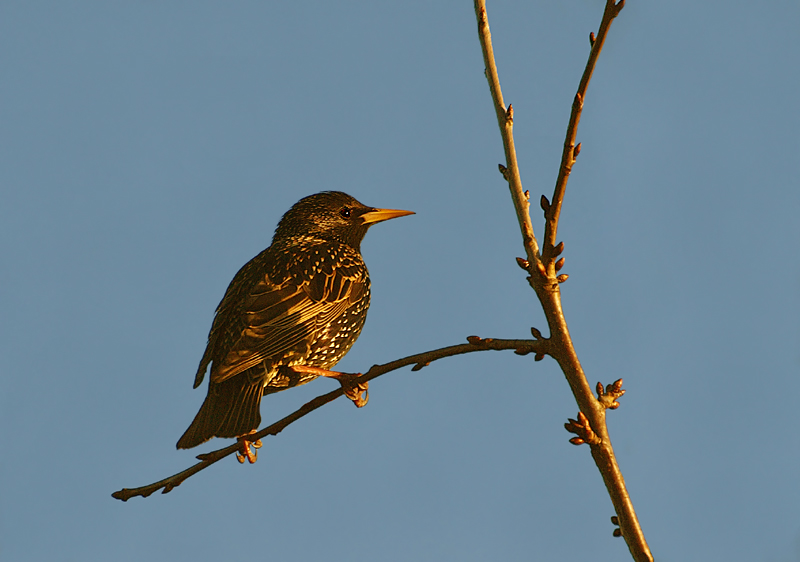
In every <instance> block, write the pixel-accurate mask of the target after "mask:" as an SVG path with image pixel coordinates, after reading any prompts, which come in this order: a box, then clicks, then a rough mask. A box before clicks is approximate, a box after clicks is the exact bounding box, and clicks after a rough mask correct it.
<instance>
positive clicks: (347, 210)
mask: <svg viewBox="0 0 800 562" xmlns="http://www.w3.org/2000/svg"><path fill="white" fill-rule="evenodd" d="M350 212H351V211H350V207H342V210H341V211H339V214H340V215H342V217H343V218H346V219H349V218H350Z"/></svg>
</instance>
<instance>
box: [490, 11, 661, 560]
mask: <svg viewBox="0 0 800 562" xmlns="http://www.w3.org/2000/svg"><path fill="white" fill-rule="evenodd" d="M474 1H475V16H476V18H477V21H478V37H479V38H480V42H481V50H482V52H483V59H484V63H485V65H486V77H487V79H488V80H489V88H490V90H491V94H492V100H493V102H494V107H495V113H496V114H497V120H498V125H499V126H500V134H501V135H502V137H503V146H504V148H505V151H506V166H507V167H506V166H503V165H500V171H501V172H502V174H503V177H504V178H505V179H506V180H507V181H508V183H509V188H510V190H511V197H512V200H513V201H514V208H515V209H516V212H517V219H518V221H519V224H520V231H521V233H522V240H523V244H524V246H525V253H526V255H527V258H528V259H527V260H521V259H520V258H518V262H519V264H520V266H521V267H523V268H524V269H526V270H527V271H528V272H529V273H530V277H528V282H529V283H530V285H531V287H532V288H533V289H534V291H535V292H536V296H537V297H538V298H539V302H540V303H541V305H542V309H543V310H544V313H545V317H546V318H547V323H548V326H549V328H550V339H549V344H548V350H547V353H548V354H549V355H551V356H552V357H553V358H554V359H555V360H556V361H557V362H558V364H559V366H560V367H561V370H562V371H563V372H564V376H565V377H566V379H567V382H568V383H569V385H570V388H571V389H572V394H573V396H574V397H575V401H576V402H577V404H578V407H579V408H580V412H579V415H578V420H570V422H569V423H568V424H567V429H568V430H569V431H571V432H573V433H576V434H577V435H578V438H573V439H572V440H571V441H572V442H573V443H575V444H583V443H586V444H588V445H589V447H590V449H591V454H592V457H593V458H594V461H595V464H596V465H597V468H598V469H599V470H600V474H601V475H602V477H603V481H604V483H605V486H606V489H607V490H608V493H609V496H610V498H611V502H612V503H613V505H614V509H615V511H616V514H617V515H616V516H615V518H614V519H613V521H614V522H615V523H618V524H619V529H617V530H615V534H617V535H618V534H621V535H622V536H623V537H625V540H626V542H627V544H628V548H629V549H630V551H631V555H632V556H633V558H634V560H636V561H637V562H639V561H648V562H652V560H653V557H652V554H651V553H650V549H649V547H648V545H647V541H646V540H645V538H644V533H643V532H642V529H641V527H640V525H639V521H638V519H637V517H636V512H635V511H634V509H633V503H632V502H631V499H630V496H629V495H628V491H627V489H626V487H625V481H624V479H623V477H622V472H621V471H620V469H619V465H618V464H617V461H616V457H615V455H614V450H613V448H612V445H611V439H610V437H609V435H608V428H607V426H606V420H605V415H606V408H615V407H616V406H615V405H614V404H617V403H616V402H615V396H616V397H619V396H621V395H622V393H623V392H624V391H623V390H622V389H621V384H622V383H621V381H618V383H614V384H613V385H610V386H609V389H608V391H607V392H603V393H602V394H601V393H599V394H598V397H599V398H602V399H603V401H602V402H601V401H600V400H599V399H598V398H595V397H594V395H593V394H592V390H591V388H590V386H589V383H588V381H587V379H586V375H585V374H584V372H583V369H582V367H581V364H580V361H579V360H578V356H577V354H576V352H575V349H574V347H573V345H572V338H571V337H570V335H569V330H568V328H567V322H566V319H565V318H564V312H563V309H562V306H561V290H560V287H559V284H560V283H563V282H564V281H566V279H567V276H566V275H558V276H557V275H556V273H557V272H558V270H560V269H561V267H562V266H563V264H564V261H563V259H559V260H558V261H555V259H556V257H557V256H558V255H559V254H561V252H562V251H563V249H564V245H563V243H560V244H558V245H556V244H555V239H556V233H557V230H558V219H559V216H560V212H561V204H562V201H563V198H564V191H565V189H566V184H567V180H568V178H569V174H570V172H571V170H572V166H573V164H574V162H575V158H576V157H577V155H578V153H579V152H580V145H578V146H577V147H576V146H575V137H576V135H577V129H578V123H579V121H580V115H581V111H582V109H583V101H584V98H585V94H586V88H587V87H588V85H589V80H590V78H591V76H592V72H593V70H594V67H595V64H596V62H597V57H598V56H599V55H600V51H601V49H602V46H603V43H604V42H605V38H606V35H607V34H608V30H609V27H610V26H611V22H612V20H613V19H614V18H615V17H616V16H617V14H619V11H620V10H621V9H622V7H623V6H624V0H620V1H619V3H617V2H615V0H606V7H605V11H604V12H603V18H602V21H601V23H600V29H599V31H598V36H597V37H595V36H594V34H591V35H590V43H591V44H592V49H591V52H590V54H589V61H588V62H587V64H586V69H585V70H584V73H583V77H582V78H581V82H580V85H579V86H578V92H577V93H576V95H575V100H574V102H573V106H572V114H571V116H570V121H569V126H568V127H567V136H566V140H565V142H564V151H563V154H562V162H561V167H560V169H559V174H558V180H557V182H556V188H555V191H554V193H553V202H552V203H550V202H549V201H548V200H547V198H546V197H544V196H542V199H541V205H542V209H543V210H544V213H545V219H546V225H545V238H544V244H543V251H542V254H541V255H539V249H538V247H537V243H536V239H535V237H534V236H533V227H532V226H531V219H530V214H529V211H528V209H529V196H528V193H527V192H523V191H522V182H521V179H520V175H519V168H518V166H517V157H516V154H515V151H514V140H513V110H512V108H511V106H509V108H508V109H507V110H506V109H505V105H504V104H503V96H502V91H501V89H500V79H499V77H498V74H497V66H496V64H495V61H494V52H493V49H492V39H491V33H490V30H489V22H488V17H487V14H486V2H485V0H474ZM537 358H538V357H537ZM598 386H599V388H600V390H601V391H602V385H598ZM609 393H610V395H611V396H612V398H611V400H609V399H608V395H607V394H609Z"/></svg>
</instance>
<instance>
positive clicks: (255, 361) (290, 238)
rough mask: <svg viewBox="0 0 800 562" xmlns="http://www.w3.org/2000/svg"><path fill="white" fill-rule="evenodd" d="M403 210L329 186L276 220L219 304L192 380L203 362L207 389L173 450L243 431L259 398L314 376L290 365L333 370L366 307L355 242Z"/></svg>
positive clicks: (254, 417)
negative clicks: (364, 202) (269, 241)
mask: <svg viewBox="0 0 800 562" xmlns="http://www.w3.org/2000/svg"><path fill="white" fill-rule="evenodd" d="M404 214H410V213H409V212H407V211H391V210H382V209H374V208H371V207H366V206H364V205H362V204H361V203H359V202H358V201H356V200H355V199H354V198H352V197H350V196H349V195H347V194H345V193H341V192H336V191H333V192H323V193H318V194H316V195H311V196H309V197H306V198H304V199H301V200H300V201H298V202H297V203H296V204H295V205H294V206H293V207H292V208H291V209H290V210H289V211H288V212H287V213H286V214H285V215H284V216H283V218H282V219H281V221H280V223H279V224H278V228H277V229H276V231H275V236H274V237H273V241H272V244H271V245H270V247H269V248H267V249H266V250H264V251H263V252H261V253H260V254H259V255H257V256H256V257H255V258H253V259H252V260H250V261H249V262H248V263H247V264H246V265H245V266H244V267H242V268H241V269H240V270H239V272H238V273H237V274H236V276H234V278H233V280H232V281H231V283H230V285H229V286H228V289H227V291H226V292H225V296H224V297H223V299H222V301H221V302H220V304H219V306H218V307H217V312H216V316H215V317H214V322H213V324H212V326H211V331H210V333H209V336H208V344H207V346H206V350H205V353H204V354H203V358H202V359H201V361H200V366H199V368H198V370H197V374H196V376H195V383H194V386H195V388H197V387H198V386H199V385H200V384H201V383H202V381H203V378H204V376H205V373H206V371H207V370H208V368H209V366H210V374H209V388H208V395H207V397H206V399H205V401H204V402H203V405H202V406H201V408H200V411H199V412H198V413H197V416H196V417H195V419H194V421H193V422H192V424H191V426H190V427H189V429H187V430H186V432H185V433H184V435H183V436H182V437H181V438H180V440H179V441H178V444H177V446H178V448H180V449H186V448H190V447H194V446H196V445H199V444H200V443H203V442H205V441H207V440H208V439H210V438H211V437H238V436H242V435H246V434H248V433H250V432H251V431H253V430H255V429H257V428H258V426H259V424H260V423H261V415H260V412H259V406H260V402H261V396H262V394H271V393H273V392H279V391H281V390H285V389H287V388H290V387H294V386H298V385H301V384H305V383H306V382H308V381H310V380H312V379H314V378H316V376H314V375H310V374H307V373H302V374H301V373H297V372H295V371H294V370H292V369H290V368H289V367H291V366H293V365H306V366H311V367H319V368H322V369H330V368H331V367H333V366H334V365H335V364H336V363H337V362H338V361H339V360H340V359H341V358H342V357H344V355H345V354H346V353H347V352H348V351H349V350H350V348H351V347H352V345H353V344H354V343H355V341H356V339H357V338H358V336H359V334H360V333H361V329H362V328H363V326H364V321H365V320H366V317H367V310H368V308H369V301H370V281H369V273H368V271H367V267H366V265H365V264H364V260H363V259H362V257H361V250H360V245H361V240H362V239H363V237H364V235H365V234H366V232H367V229H368V228H369V227H370V226H371V225H372V224H374V223H375V222H379V221H382V220H387V219H389V218H394V217H396V216H402V215H404Z"/></svg>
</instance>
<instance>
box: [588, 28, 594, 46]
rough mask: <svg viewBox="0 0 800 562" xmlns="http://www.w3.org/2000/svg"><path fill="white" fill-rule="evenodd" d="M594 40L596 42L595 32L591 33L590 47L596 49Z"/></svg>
mask: <svg viewBox="0 0 800 562" xmlns="http://www.w3.org/2000/svg"><path fill="white" fill-rule="evenodd" d="M594 40H595V36H594V31H592V32H591V33H589V45H591V46H592V47H594Z"/></svg>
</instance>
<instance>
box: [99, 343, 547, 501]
mask: <svg viewBox="0 0 800 562" xmlns="http://www.w3.org/2000/svg"><path fill="white" fill-rule="evenodd" d="M467 341H468V342H469V343H464V344H459V345H452V346H450V347H443V348H441V349H434V350H433V351H427V352H425V353H418V354H417V355H410V356H408V357H405V358H403V359H398V360H396V361H392V362H390V363H385V364H383V365H374V366H373V367H372V368H371V369H370V370H369V371H367V372H366V373H364V374H363V375H360V376H358V377H357V378H355V379H354V383H356V384H358V383H364V382H368V381H371V380H372V379H375V378H378V377H379V376H381V375H384V374H386V373H389V372H391V371H395V370H397V369H400V368H402V367H407V366H408V365H413V367H412V369H411V370H412V371H419V370H420V369H422V368H423V367H425V366H427V365H428V364H430V363H431V362H432V361H436V360H437V359H443V358H445V357H452V356H454V355H463V354H465V353H472V352H475V351H487V350H490V349H493V350H498V351H499V350H508V349H513V350H514V352H515V353H517V354H519V355H527V354H529V353H535V354H536V355H537V356H539V355H540V354H543V353H545V352H547V349H548V340H547V339H544V338H538V339H536V340H500V339H493V338H486V339H482V338H479V337H478V336H470V337H469V338H467ZM343 394H344V390H343V389H341V388H337V389H336V390H332V391H331V392H328V393H327V394H323V395H322V396H317V397H316V398H314V399H313V400H311V401H310V402H307V403H306V404H304V405H303V406H301V407H300V408H299V409H297V410H296V411H295V412H292V413H291V414H289V415H288V416H286V417H285V418H283V419H281V420H279V421H277V422H275V423H273V424H272V425H270V426H268V427H265V428H264V429H262V430H261V431H259V432H258V433H255V434H253V435H248V436H247V437H248V441H256V440H258V439H261V438H263V437H266V436H267V435H277V434H278V433H280V432H281V431H283V430H284V428H286V427H287V426H288V425H290V424H292V423H294V422H295V421H297V420H299V419H300V418H302V417H303V416H305V415H306V414H309V413H311V412H313V411H314V410H316V409H317V408H320V407H322V406H324V405H325V404H327V403H328V402H332V401H333V400H336V399H337V398H339V397H340V396H342V395H343ZM239 449H240V445H239V443H238V442H237V443H234V444H233V445H230V446H228V447H224V448H222V449H217V450H216V451H211V452H210V453H203V454H201V455H198V456H197V458H198V459H200V462H199V463H197V464H195V465H193V466H191V467H189V468H187V469H186V470H184V471H182V472H179V473H177V474H173V475H172V476H170V477H169V478H165V479H163V480H159V481H158V482H154V483H153V484H149V485H147V486H141V487H139V488H123V489H122V490H119V491H117V492H114V493H113V494H111V496H112V497H114V498H116V499H118V500H122V501H128V500H129V499H130V498H133V497H136V496H142V497H145V498H146V497H147V496H149V495H150V494H152V493H153V492H157V491H158V490H161V489H163V492H162V493H163V494H166V493H168V492H170V491H171V490H172V489H173V488H175V487H176V486H179V485H180V484H181V483H183V481H184V480H186V479H187V478H189V477H190V476H192V475H194V474H196V473H198V472H200V471H201V470H203V469H205V468H208V467H209V466H211V465H212V464H214V463H215V462H217V461H218V460H220V459H223V458H225V457H227V456H228V455H231V454H233V453H236V452H238V451H239Z"/></svg>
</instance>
